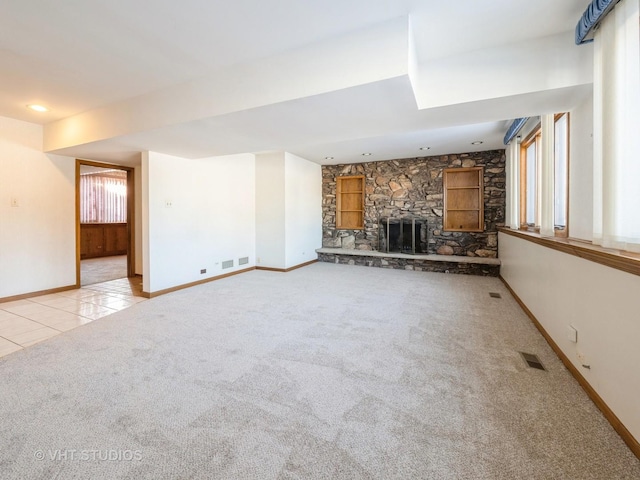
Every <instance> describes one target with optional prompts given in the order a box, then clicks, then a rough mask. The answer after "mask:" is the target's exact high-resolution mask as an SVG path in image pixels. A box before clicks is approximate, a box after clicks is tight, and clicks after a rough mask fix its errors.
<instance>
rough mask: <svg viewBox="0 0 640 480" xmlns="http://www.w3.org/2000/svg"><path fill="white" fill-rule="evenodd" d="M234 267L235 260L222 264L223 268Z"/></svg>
mask: <svg viewBox="0 0 640 480" xmlns="http://www.w3.org/2000/svg"><path fill="white" fill-rule="evenodd" d="M231 267H233V260H225V261H224V262H222V268H231Z"/></svg>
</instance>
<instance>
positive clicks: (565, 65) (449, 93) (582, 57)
mask: <svg viewBox="0 0 640 480" xmlns="http://www.w3.org/2000/svg"><path fill="white" fill-rule="evenodd" d="M416 61H417V60H415V59H413V61H412V63H411V67H410V79H411V82H412V85H413V88H414V92H415V95H416V100H417V103H418V108H420V109H425V108H434V107H441V106H445V105H453V104H460V103H467V102H475V101H479V100H484V99H492V98H499V97H507V96H511V95H520V94H525V93H529V92H536V91H545V90H552V89H557V88H565V87H570V86H575V85H584V84H588V83H591V82H593V52H592V47H590V46H585V48H582V47H580V48H576V46H575V43H574V41H573V32H565V33H561V34H557V35H553V36H548V37H543V38H538V39H534V40H531V39H530V40H526V41H523V42H519V43H512V44H509V45H500V46H498V47H491V48H485V49H480V50H474V51H472V52H464V53H461V54H458V55H453V56H450V57H444V58H436V59H433V60H429V61H426V62H423V63H418V64H416ZM539 113H548V112H539Z"/></svg>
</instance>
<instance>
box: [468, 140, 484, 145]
mask: <svg viewBox="0 0 640 480" xmlns="http://www.w3.org/2000/svg"><path fill="white" fill-rule="evenodd" d="M483 143H484V142H483V141H482V140H476V141H475V142H471V145H482V144H483Z"/></svg>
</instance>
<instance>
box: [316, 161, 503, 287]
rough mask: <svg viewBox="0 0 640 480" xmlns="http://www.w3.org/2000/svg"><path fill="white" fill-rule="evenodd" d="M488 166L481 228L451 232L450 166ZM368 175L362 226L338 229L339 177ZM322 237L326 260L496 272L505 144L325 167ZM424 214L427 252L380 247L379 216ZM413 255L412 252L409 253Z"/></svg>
mask: <svg viewBox="0 0 640 480" xmlns="http://www.w3.org/2000/svg"><path fill="white" fill-rule="evenodd" d="M475 166H481V167H484V223H485V229H484V231H483V232H479V233H473V232H445V231H444V230H443V228H442V225H443V222H442V220H443V218H442V217H443V210H444V200H443V188H442V176H443V171H444V169H445V168H456V167H475ZM344 175H364V177H365V212H364V229H362V230H337V229H336V228H335V216H336V180H335V179H336V177H338V176H344ZM322 177H323V180H322V182H323V185H322V187H323V188H322V193H323V202H322V214H323V225H322V227H323V242H322V244H323V245H322V247H323V248H321V249H319V250H318V254H319V255H318V258H319V260H320V261H329V262H336V263H352V264H360V265H369V266H379V267H386V268H406V269H419V270H429V271H449V272H450V273H473V274H480V275H497V274H498V273H499V263H500V262H499V260H498V259H497V256H498V227H501V226H503V225H504V216H505V213H504V212H505V201H506V191H505V182H506V178H505V154H504V150H490V151H486V152H471V153H462V154H452V155H441V156H434V157H418V158H408V159H399V160H389V161H382V162H366V163H357V164H349V165H325V166H323V167H322ZM384 217H390V218H402V217H416V218H423V219H425V220H426V222H427V229H428V231H427V232H426V235H425V238H426V239H427V243H426V245H425V246H424V247H426V248H423V249H422V250H423V254H421V255H404V254H393V255H391V254H387V253H385V254H384V255H383V256H380V255H381V254H382V253H383V252H378V251H377V250H379V228H380V225H379V219H380V218H384ZM404 257H408V258H404Z"/></svg>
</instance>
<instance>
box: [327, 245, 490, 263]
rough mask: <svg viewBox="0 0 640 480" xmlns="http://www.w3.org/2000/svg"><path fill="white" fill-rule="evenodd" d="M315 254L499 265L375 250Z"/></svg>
mask: <svg viewBox="0 0 640 480" xmlns="http://www.w3.org/2000/svg"><path fill="white" fill-rule="evenodd" d="M316 253H325V254H330V255H351V256H357V257H376V258H402V259H405V260H427V261H430V262H448V263H476V264H482V265H500V259H499V258H485V257H466V256H463V255H421V254H415V255H412V254H408V253H397V252H389V253H387V252H378V251H375V250H355V249H347V248H325V247H323V248H318V249H316Z"/></svg>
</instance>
